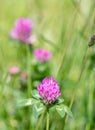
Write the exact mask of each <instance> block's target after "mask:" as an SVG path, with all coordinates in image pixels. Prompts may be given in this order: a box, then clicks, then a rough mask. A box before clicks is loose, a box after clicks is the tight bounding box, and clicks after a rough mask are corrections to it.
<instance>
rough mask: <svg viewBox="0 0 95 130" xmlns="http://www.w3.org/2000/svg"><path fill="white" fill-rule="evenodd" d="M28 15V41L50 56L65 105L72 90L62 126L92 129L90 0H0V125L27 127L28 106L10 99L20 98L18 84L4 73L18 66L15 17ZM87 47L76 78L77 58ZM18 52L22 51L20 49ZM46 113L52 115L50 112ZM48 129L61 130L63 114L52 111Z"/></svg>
mask: <svg viewBox="0 0 95 130" xmlns="http://www.w3.org/2000/svg"><path fill="white" fill-rule="evenodd" d="M20 17H27V18H30V19H32V20H33V22H34V24H35V27H34V31H33V34H35V35H36V37H37V41H36V43H35V44H34V45H33V46H34V48H36V47H42V48H43V47H44V48H45V49H47V48H48V49H49V50H50V51H51V52H52V54H53V57H52V59H51V60H50V62H49V64H50V66H51V75H52V76H53V77H55V78H56V80H57V81H58V82H59V83H60V86H61V91H62V96H63V97H64V99H65V103H66V104H67V105H68V106H69V104H70V101H71V98H72V95H73V93H76V94H75V97H74V99H75V101H74V104H73V106H72V108H71V109H72V112H73V115H74V117H73V118H69V119H68V120H67V122H66V124H65V128H64V129H65V130H95V47H94V46H93V47H90V48H89V47H88V42H89V40H90V37H91V36H92V35H93V34H94V32H95V0H0V130H29V128H28V124H27V122H28V120H29V118H28V115H27V114H26V113H27V111H28V108H27V107H26V108H20V109H19V108H16V105H15V100H20V99H22V98H24V97H25V95H24V93H23V92H21V90H19V88H18V87H17V86H18V85H19V81H18V80H15V78H14V79H13V80H15V81H13V85H12V84H8V80H9V79H8V78H6V76H7V72H8V69H9V68H10V67H11V66H12V65H17V66H19V67H20V68H23V67H22V66H23V64H22V60H21V59H20V57H19V54H18V52H19V53H22V52H21V50H19V47H18V44H17V43H16V42H15V41H13V40H12V39H11V38H10V30H11V29H12V27H13V25H14V22H15V20H16V19H18V18H20ZM87 48H88V51H87V56H86V64H85V67H84V71H83V74H82V76H81V79H80V81H79V83H78V85H76V82H77V80H78V77H79V73H80V71H81V66H82V60H83V57H84V55H85V53H86V50H87ZM21 55H22V54H21ZM51 116H53V115H52V114H51ZM51 120H53V121H52V122H53V123H52V124H51V126H50V130H63V122H64V119H60V118H59V117H58V115H57V114H55V117H54V119H52V117H51Z"/></svg>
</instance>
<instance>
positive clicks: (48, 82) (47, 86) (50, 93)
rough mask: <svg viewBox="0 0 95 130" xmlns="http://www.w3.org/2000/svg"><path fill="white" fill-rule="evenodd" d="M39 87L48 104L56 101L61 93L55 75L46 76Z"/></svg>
mask: <svg viewBox="0 0 95 130" xmlns="http://www.w3.org/2000/svg"><path fill="white" fill-rule="evenodd" d="M37 89H38V92H39V95H40V96H41V98H42V100H44V102H45V103H46V104H52V103H54V102H55V101H56V100H57V98H58V97H59V96H60V95H61V93H60V87H59V85H58V83H57V82H56V81H55V80H54V78H53V77H50V78H44V79H43V80H42V82H41V83H40V84H39V86H38V87H37Z"/></svg>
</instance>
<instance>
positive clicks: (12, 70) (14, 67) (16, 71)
mask: <svg viewBox="0 0 95 130" xmlns="http://www.w3.org/2000/svg"><path fill="white" fill-rule="evenodd" d="M9 73H10V74H11V75H15V74H18V73H19V68H18V67H16V66H13V67H11V68H10V69H9Z"/></svg>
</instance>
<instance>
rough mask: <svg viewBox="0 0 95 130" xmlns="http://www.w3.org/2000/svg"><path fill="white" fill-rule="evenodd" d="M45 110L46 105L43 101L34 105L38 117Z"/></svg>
mask: <svg viewBox="0 0 95 130" xmlns="http://www.w3.org/2000/svg"><path fill="white" fill-rule="evenodd" d="M43 110H44V105H43V104H42V103H40V102H39V103H37V104H36V105H35V106H34V112H35V115H36V116H37V117H38V116H39V115H40V114H41V113H42V112H43Z"/></svg>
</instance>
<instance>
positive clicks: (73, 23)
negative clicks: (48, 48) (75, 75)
mask: <svg viewBox="0 0 95 130" xmlns="http://www.w3.org/2000/svg"><path fill="white" fill-rule="evenodd" d="M80 1H81V0H80ZM79 7H80V3H79V4H78V6H77V8H76V10H75V11H74V14H73V19H72V21H70V23H69V24H68V27H67V31H66V33H65V36H64V37H68V41H67V43H69V41H70V38H71V35H72V31H73V29H74V25H75V21H76V18H77V14H78V9H79ZM70 27H71V28H70ZM69 28H70V29H69ZM61 37H63V35H62V36H61ZM61 39H62V38H61ZM62 42H63V41H62ZM65 46H66V47H65V50H64V51H63V54H62V60H61V64H60V66H59V69H58V71H57V73H56V76H55V77H56V78H57V77H58V76H59V74H60V72H61V70H62V67H63V64H64V60H65V59H66V53H67V52H68V51H67V50H68V49H69V48H70V45H68V44H66V45H65Z"/></svg>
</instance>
